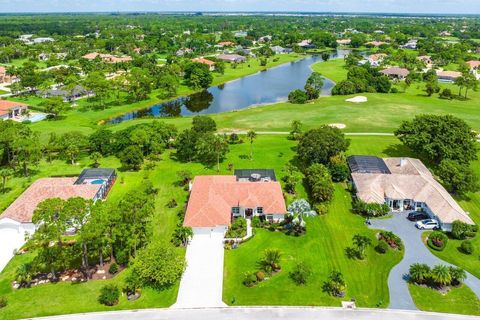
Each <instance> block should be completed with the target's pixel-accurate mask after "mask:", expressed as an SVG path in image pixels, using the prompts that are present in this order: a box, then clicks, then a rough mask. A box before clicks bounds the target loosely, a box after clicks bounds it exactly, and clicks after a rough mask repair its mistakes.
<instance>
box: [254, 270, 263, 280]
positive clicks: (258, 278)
mask: <svg viewBox="0 0 480 320" xmlns="http://www.w3.org/2000/svg"><path fill="white" fill-rule="evenodd" d="M255 277H257V281H258V282H262V281H263V280H265V273H264V272H262V271H257V272H256V273H255Z"/></svg>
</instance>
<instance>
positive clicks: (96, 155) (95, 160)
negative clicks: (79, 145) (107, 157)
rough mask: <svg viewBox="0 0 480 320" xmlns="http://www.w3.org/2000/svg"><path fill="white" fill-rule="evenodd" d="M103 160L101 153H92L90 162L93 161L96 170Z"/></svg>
mask: <svg viewBox="0 0 480 320" xmlns="http://www.w3.org/2000/svg"><path fill="white" fill-rule="evenodd" d="M101 158H102V155H101V154H100V152H92V154H91V155H90V160H92V161H93V166H94V167H95V168H98V167H99V166H100V162H99V161H100V159H101Z"/></svg>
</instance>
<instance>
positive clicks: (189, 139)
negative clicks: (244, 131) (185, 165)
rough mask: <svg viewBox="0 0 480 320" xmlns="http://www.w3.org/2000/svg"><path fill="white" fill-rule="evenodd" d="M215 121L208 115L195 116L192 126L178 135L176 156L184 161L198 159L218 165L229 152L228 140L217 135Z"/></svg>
mask: <svg viewBox="0 0 480 320" xmlns="http://www.w3.org/2000/svg"><path fill="white" fill-rule="evenodd" d="M216 131H217V125H216V123H215V121H214V120H213V119H212V118H210V117H207V116H195V117H194V118H193V120H192V127H191V128H190V129H186V130H184V131H183V132H181V133H180V134H179V135H178V138H177V141H176V147H177V152H176V154H175V155H176V157H177V159H178V160H180V161H183V162H190V161H198V162H200V163H203V164H205V165H214V164H216V165H217V170H218V171H219V170H220V162H221V161H222V160H223V159H224V158H225V156H226V154H227V153H228V150H229V148H228V141H227V138H226V137H225V136H222V135H217V134H216Z"/></svg>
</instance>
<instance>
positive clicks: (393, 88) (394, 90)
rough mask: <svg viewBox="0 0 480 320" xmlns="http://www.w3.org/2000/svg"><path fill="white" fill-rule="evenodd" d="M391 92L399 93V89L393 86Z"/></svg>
mask: <svg viewBox="0 0 480 320" xmlns="http://www.w3.org/2000/svg"><path fill="white" fill-rule="evenodd" d="M390 93H398V89H397V88H395V87H392V89H390Z"/></svg>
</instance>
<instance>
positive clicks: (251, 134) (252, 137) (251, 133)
mask: <svg viewBox="0 0 480 320" xmlns="http://www.w3.org/2000/svg"><path fill="white" fill-rule="evenodd" d="M247 137H248V139H250V160H253V140H255V138H256V137H257V133H256V132H255V131H253V130H250V131H248V132H247Z"/></svg>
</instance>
